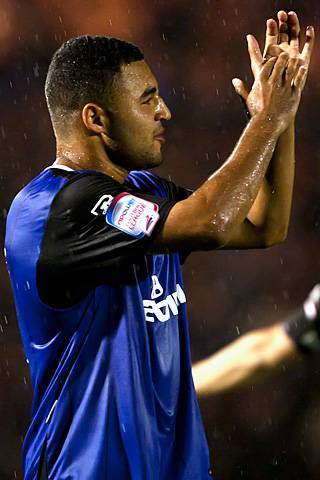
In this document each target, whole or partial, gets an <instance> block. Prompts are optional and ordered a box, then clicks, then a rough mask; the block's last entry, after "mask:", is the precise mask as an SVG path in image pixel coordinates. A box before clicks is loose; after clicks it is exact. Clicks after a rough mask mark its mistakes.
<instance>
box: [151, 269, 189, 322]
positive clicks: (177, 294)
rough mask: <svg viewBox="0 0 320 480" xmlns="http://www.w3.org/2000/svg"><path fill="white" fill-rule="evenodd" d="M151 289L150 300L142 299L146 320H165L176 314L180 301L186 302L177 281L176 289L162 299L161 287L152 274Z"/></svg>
mask: <svg viewBox="0 0 320 480" xmlns="http://www.w3.org/2000/svg"><path fill="white" fill-rule="evenodd" d="M151 278H152V291H151V300H143V307H144V315H145V319H146V321H147V322H155V320H159V322H167V321H168V320H169V319H170V318H171V316H172V315H178V313H179V310H178V307H179V305H181V304H182V303H186V301H187V299H186V296H185V293H184V291H183V290H182V288H181V286H180V285H179V284H178V283H177V284H176V290H175V291H174V292H172V293H170V294H169V295H167V296H166V297H165V298H164V299H162V300H160V297H162V296H163V288H162V286H161V284H160V282H159V279H158V277H157V276H156V275H152V277H151Z"/></svg>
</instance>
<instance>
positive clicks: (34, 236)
mask: <svg viewBox="0 0 320 480" xmlns="http://www.w3.org/2000/svg"><path fill="white" fill-rule="evenodd" d="M187 195H188V192H187V191H186V190H184V189H181V188H179V187H176V186H175V185H174V184H173V183H171V182H168V181H165V180H162V179H160V178H158V177H156V176H155V175H153V174H151V173H149V172H144V171H142V172H132V173H131V174H130V175H129V176H128V178H127V180H126V182H125V184H120V183H118V182H116V181H115V180H113V179H112V178H110V177H108V176H106V175H104V174H102V173H99V172H94V171H72V170H70V169H68V168H64V169H63V168H48V169H46V170H44V171H43V172H42V173H40V175H39V176H38V177H36V178H35V179H34V180H32V181H31V182H30V183H29V184H28V185H27V186H26V187H25V188H24V189H23V190H22V191H21V192H20V193H19V194H18V195H17V197H16V198H15V200H14V201H13V204H12V206H11V209H10V211H9V214H8V219H7V229H6V241H5V248H6V259H7V264H8V269H9V272H10V277H11V282H12V288H13V292H14V297H15V303H16V310H17V316H18V320H19V325H20V329H21V335H22V340H23V344H24V349H25V353H26V357H27V360H28V363H29V367H30V371H31V378H32V385H33V391H34V400H33V410H32V422H31V425H30V428H29V430H28V432H27V435H26V437H25V441H24V448H23V461H24V472H25V473H24V474H25V480H36V479H37V478H38V474H39V463H40V460H41V458H42V457H43V452H45V459H46V470H47V475H48V478H49V480H67V479H68V480H72V479H73V480H89V479H90V480H96V479H97V480H98V479H99V480H100V479H105V480H114V479H117V480H128V479H134V480H142V479H146V480H164V479H169V480H171V479H174V480H179V479H186V480H187V479H190V480H191V479H193V480H202V479H209V478H211V477H210V475H209V470H210V465H209V455H208V448H207V442H206V439H205V434H204V430H203V425H202V421H201V417H200V412H199V408H198V403H197V399H196V394H195V390H194V386H193V381H192V375H191V359H190V349H189V336H188V325H187V314H186V296H185V292H184V287H183V281H182V276H181V270H180V257H179V254H178V253H177V254H173V253H170V254H169V253H168V254H166V253H164V254H156V255H155V254H152V245H153V239H154V238H155V235H156V234H157V231H158V230H159V229H160V228H161V225H162V224H163V222H164V221H165V219H166V217H167V215H168V213H169V211H170V209H171V208H172V206H173V205H174V204H175V202H177V201H179V200H182V199H183V198H186V197H187Z"/></svg>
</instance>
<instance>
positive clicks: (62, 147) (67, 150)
mask: <svg viewBox="0 0 320 480" xmlns="http://www.w3.org/2000/svg"><path fill="white" fill-rule="evenodd" d="M95 147H96V148H92V146H89V145H88V144H86V143H83V144H82V145H79V144H78V143H76V144H75V143H73V144H71V143H66V142H58V143H57V157H56V161H55V162H54V165H66V166H67V167H70V168H72V169H73V170H96V171H97V172H102V173H104V174H105V175H108V176H109V177H111V178H113V179H114V180H116V181H117V182H119V183H123V182H124V180H125V178H126V177H127V175H128V173H129V172H128V171H127V170H126V169H124V168H123V167H120V166H119V165H116V164H114V163H113V162H112V161H111V160H110V158H109V157H108V155H107V153H106V152H105V150H104V148H102V147H101V144H98V145H96V146H95Z"/></svg>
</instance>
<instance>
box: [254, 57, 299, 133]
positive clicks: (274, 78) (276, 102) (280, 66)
mask: <svg viewBox="0 0 320 480" xmlns="http://www.w3.org/2000/svg"><path fill="white" fill-rule="evenodd" d="M306 75H307V68H306V67H305V66H304V65H299V59H298V58H294V57H289V55H288V53H286V52H281V53H280V55H279V57H270V58H269V59H268V60H266V62H265V63H264V64H263V65H262V67H261V69H260V71H259V72H258V74H257V77H256V79H255V81H254V84H253V87H252V89H251V92H250V93H249V95H248V97H247V105H248V108H249V109H250V110H251V111H254V112H255V114H262V115H264V117H265V120H266V121H267V122H269V121H270V122H276V123H277V125H278V127H279V129H280V130H281V131H284V130H285V129H286V128H287V126H288V124H289V123H290V121H291V120H292V118H293V117H294V116H295V114H296V111H297V109H298V106H299V101H300V97H301V92H302V88H303V85H304V83H305V79H306Z"/></svg>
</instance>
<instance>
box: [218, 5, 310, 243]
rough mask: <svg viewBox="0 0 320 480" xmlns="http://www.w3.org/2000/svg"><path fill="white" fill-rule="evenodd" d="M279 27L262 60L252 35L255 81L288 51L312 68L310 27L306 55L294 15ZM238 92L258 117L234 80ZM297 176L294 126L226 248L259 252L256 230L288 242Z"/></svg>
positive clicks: (271, 23)
mask: <svg viewBox="0 0 320 480" xmlns="http://www.w3.org/2000/svg"><path fill="white" fill-rule="evenodd" d="M278 20H279V26H278V25H277V23H276V21H275V20H273V19H269V20H268V21H267V31H266V42H265V48H264V55H263V56H262V54H261V52H260V48H259V44H258V42H257V40H256V39H255V38H254V37H253V36H252V35H248V37H247V40H248V51H249V56H250V60H251V68H252V72H253V75H254V77H256V75H257V74H258V72H259V70H260V68H261V66H262V65H263V62H264V59H266V58H269V57H270V56H278V55H279V54H280V53H281V51H286V52H287V53H289V55H290V56H291V57H294V58H296V59H297V61H298V62H299V63H300V64H301V65H304V66H305V67H306V68H309V63H310V58H311V53H312V48H313V44H314V30H313V28H310V27H308V29H307V32H306V42H305V45H304V48H303V51H302V52H301V53H300V50H299V36H300V25H299V20H298V17H297V15H296V14H295V13H294V12H289V13H288V14H286V13H285V12H284V11H280V12H279V13H278ZM233 85H234V87H235V90H236V92H237V93H238V94H239V95H240V96H241V97H242V99H243V100H244V101H245V102H246V104H247V108H248V111H249V113H251V114H254V112H255V109H256V105H255V99H254V98H250V94H249V93H248V92H247V90H246V87H245V85H244V83H243V82H242V81H241V80H239V79H234V80H233ZM294 172H295V128H294V122H292V124H291V125H290V126H289V127H288V128H287V130H286V131H285V132H284V133H283V134H282V135H281V136H280V138H279V140H278V143H277V146H276V148H275V151H274V155H273V158H272V160H271V162H270V165H269V168H268V171H267V174H266V178H265V181H264V183H263V186H262V188H261V189H260V191H259V193H258V195H257V198H256V200H255V202H254V204H253V206H252V208H251V210H250V212H249V214H248V217H247V222H245V224H244V225H242V226H241V227H240V228H239V230H238V231H235V232H234V235H233V237H232V239H231V241H230V242H229V243H228V244H227V245H226V246H225V247H224V248H227V249H228V248H255V247H259V246H260V245H259V244H260V242H259V241H257V237H256V233H255V230H254V229H253V228H252V226H253V225H254V226H255V227H258V228H261V229H262V230H263V231H264V235H265V237H266V238H267V239H268V241H267V242H266V243H267V244H268V245H269V246H270V245H274V244H277V243H280V242H282V241H284V240H285V239H286V236H287V232H288V226H289V219H290V212H291V204H292V193H293V183H294Z"/></svg>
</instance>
